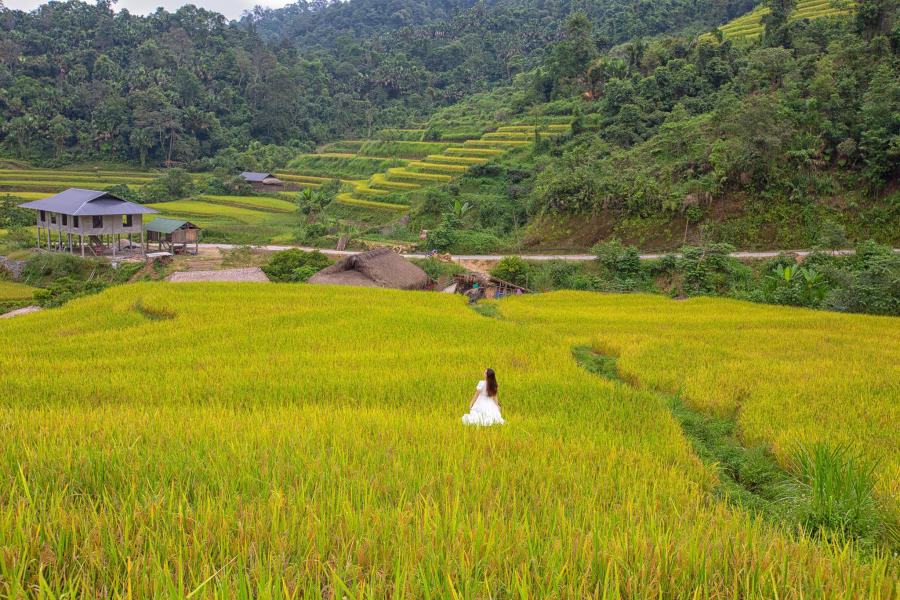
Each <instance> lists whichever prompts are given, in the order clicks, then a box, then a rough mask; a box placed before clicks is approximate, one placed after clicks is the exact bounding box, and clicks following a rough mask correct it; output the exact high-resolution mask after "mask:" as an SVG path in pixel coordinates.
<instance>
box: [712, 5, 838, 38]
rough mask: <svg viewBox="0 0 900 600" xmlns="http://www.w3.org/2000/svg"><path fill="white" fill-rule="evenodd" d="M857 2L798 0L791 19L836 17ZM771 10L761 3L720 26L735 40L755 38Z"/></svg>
mask: <svg viewBox="0 0 900 600" xmlns="http://www.w3.org/2000/svg"><path fill="white" fill-rule="evenodd" d="M854 6H855V3H854V2H851V1H848V0H798V1H797V5H796V7H795V8H794V10H793V12H791V16H790V20H791V21H796V20H799V19H818V18H822V17H834V16H839V15H845V14H848V13H851V12H853V10H854ZM769 12H770V10H769V8H768V7H767V6H764V5H762V4H760V5H759V6H757V7H756V8H755V9H753V10H752V11H750V12H749V13H747V14H745V15H743V16H741V17H738V18H737V19H734V20H733V21H730V22H729V23H726V24H725V25H722V26H721V27H719V29H720V30H721V31H722V33H724V34H725V37H726V38H728V39H731V40H735V41H742V40H747V41H749V40H754V39H756V38H758V37H759V36H760V35H762V34H763V32H764V31H765V25H763V22H762V19H763V17H764V16H765V15H767V14H768V13H769ZM700 37H701V39H707V40H711V39H713V37H712V34H709V33H707V34H704V35H702V36H700Z"/></svg>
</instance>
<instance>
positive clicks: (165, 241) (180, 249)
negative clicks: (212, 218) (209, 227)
mask: <svg viewBox="0 0 900 600" xmlns="http://www.w3.org/2000/svg"><path fill="white" fill-rule="evenodd" d="M144 233H145V234H146V240H147V248H146V249H147V250H149V249H150V244H151V243H153V242H156V243H157V244H158V245H159V250H160V251H162V250H168V251H169V252H171V253H172V254H183V253H184V252H186V251H187V248H188V245H189V244H193V245H194V253H195V254H196V253H197V250H198V249H199V247H200V228H199V227H197V226H196V225H194V224H193V223H191V222H190V221H180V220H178V219H168V218H166V217H159V218H156V219H153V220H152V221H151V222H150V223H148V224H147V225H145V226H144Z"/></svg>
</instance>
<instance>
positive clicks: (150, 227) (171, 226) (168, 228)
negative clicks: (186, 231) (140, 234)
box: [144, 217, 199, 233]
mask: <svg viewBox="0 0 900 600" xmlns="http://www.w3.org/2000/svg"><path fill="white" fill-rule="evenodd" d="M185 225H188V226H190V227H197V226H196V225H194V224H193V223H191V222H189V221H179V220H178V219H168V218H166V217H157V218H155V219H153V220H152V221H150V222H149V223H147V224H146V225H144V231H155V232H157V233H172V232H174V231H175V230H176V229H181V228H182V227H184V226H185ZM198 229H199V228H198Z"/></svg>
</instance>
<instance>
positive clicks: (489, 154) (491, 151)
mask: <svg viewBox="0 0 900 600" xmlns="http://www.w3.org/2000/svg"><path fill="white" fill-rule="evenodd" d="M444 154H447V155H455V156H457V155H458V156H475V157H479V158H489V159H490V158H495V157H497V156H500V155H501V154H503V150H500V149H499V148H472V147H461V146H451V147H450V148H447V149H446V150H444Z"/></svg>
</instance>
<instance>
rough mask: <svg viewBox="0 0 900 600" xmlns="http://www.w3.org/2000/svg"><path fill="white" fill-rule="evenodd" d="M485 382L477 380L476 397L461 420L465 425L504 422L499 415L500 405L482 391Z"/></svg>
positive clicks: (485, 385)
mask: <svg viewBox="0 0 900 600" xmlns="http://www.w3.org/2000/svg"><path fill="white" fill-rule="evenodd" d="M486 387H487V384H486V383H485V382H484V380H482V381H479V382H478V391H479V392H481V393H480V394H478V398H477V399H476V400H475V404H473V405H472V408H471V409H470V410H469V414H467V415H463V418H462V422H463V423H465V424H466V425H502V424H503V423H506V421H504V420H503V417H502V416H500V407H499V406H497V403H496V402H494V399H493V398H491V397H490V396H488V395H487V394H485V393H484V390H485V388H486Z"/></svg>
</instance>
